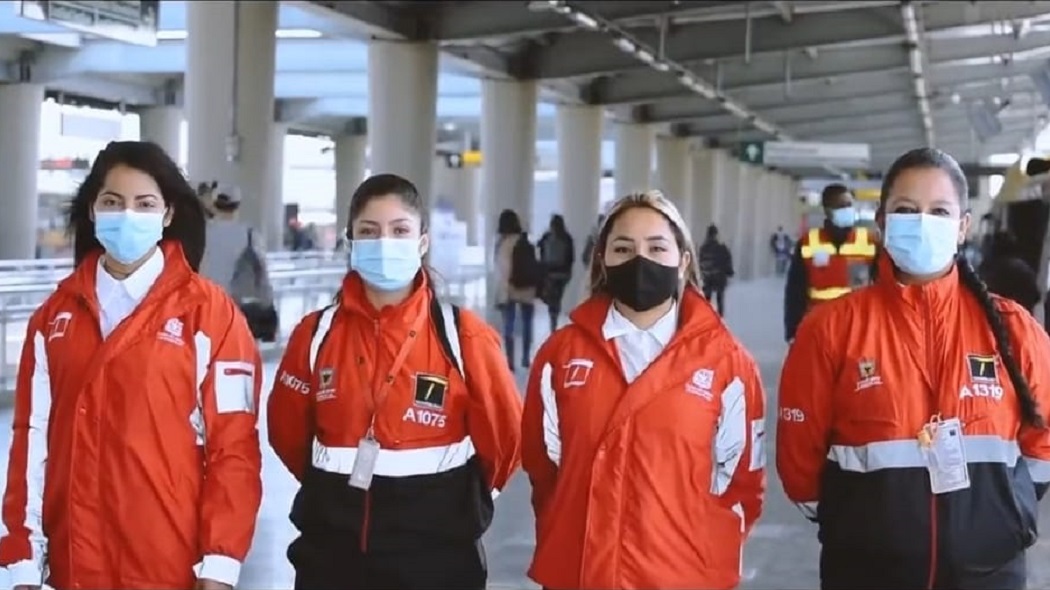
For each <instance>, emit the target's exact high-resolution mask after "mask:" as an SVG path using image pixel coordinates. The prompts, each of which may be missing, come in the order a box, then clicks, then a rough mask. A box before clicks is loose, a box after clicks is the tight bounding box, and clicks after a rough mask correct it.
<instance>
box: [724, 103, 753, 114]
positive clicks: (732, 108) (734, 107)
mask: <svg viewBox="0 0 1050 590" xmlns="http://www.w3.org/2000/svg"><path fill="white" fill-rule="evenodd" d="M723 106H724V107H725V109H726V110H727V111H729V113H730V114H732V115H734V116H737V117H740V118H744V117H750V116H751V113H748V112H747V111H745V110H744V109H743V108H741V107H740V106H739V105H738V104H736V103H735V102H728V101H727V102H726V103H725V104H724V105H723Z"/></svg>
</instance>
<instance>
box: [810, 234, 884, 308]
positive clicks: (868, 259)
mask: <svg viewBox="0 0 1050 590" xmlns="http://www.w3.org/2000/svg"><path fill="white" fill-rule="evenodd" d="M874 259H875V243H874V242H873V241H872V240H871V234H870V232H869V231H868V229H867V228H864V227H858V228H854V229H853V230H851V231H850V233H849V236H848V237H847V238H846V241H845V242H843V243H842V245H841V246H839V247H838V248H836V247H835V244H834V243H833V242H832V241H831V240H830V239H829V236H828V233H827V232H826V231H825V230H824V229H822V228H814V229H811V230H809V233H808V234H806V237H805V238H803V240H802V260H803V261H805V263H806V274H807V276H808V278H809V281H808V282H809V300H810V303H816V302H819V301H829V300H831V299H835V298H837V297H841V296H843V295H845V294H846V293H849V292H850V291H852V290H853V289H854V288H855V287H858V286H861V285H860V284H858V279H857V277H855V276H853V274H854V273H852V271H851V268H855V267H857V266H858V265H862V266H864V267H865V268H864V269H862V270H863V271H864V273H863V276H864V277H867V276H868V274H867V268H866V267H867V266H870V265H871V263H872V262H873V260H874ZM863 282H864V283H866V282H867V279H863Z"/></svg>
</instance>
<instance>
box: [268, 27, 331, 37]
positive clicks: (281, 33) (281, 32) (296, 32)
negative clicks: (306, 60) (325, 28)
mask: <svg viewBox="0 0 1050 590" xmlns="http://www.w3.org/2000/svg"><path fill="white" fill-rule="evenodd" d="M275 34H276V36H277V38H278V39H320V38H321V37H323V36H324V34H323V33H321V31H317V30H314V29H277V32H276V33H275Z"/></svg>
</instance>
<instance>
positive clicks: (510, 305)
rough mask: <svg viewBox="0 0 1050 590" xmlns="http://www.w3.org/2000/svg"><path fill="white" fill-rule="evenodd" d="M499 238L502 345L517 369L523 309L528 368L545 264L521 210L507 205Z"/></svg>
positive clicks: (524, 355) (498, 294)
mask: <svg viewBox="0 0 1050 590" xmlns="http://www.w3.org/2000/svg"><path fill="white" fill-rule="evenodd" d="M497 234H498V238H497V239H496V270H497V273H498V281H497V284H496V306H497V307H498V308H499V309H500V311H501V312H502V314H503V346H504V349H505V350H506V353H507V364H508V365H510V368H511V370H514V351H515V345H514V328H515V324H516V323H517V320H518V309H519V308H520V309H521V366H522V367H525V368H528V366H529V362H530V360H531V352H532V332H533V316H534V315H535V311H536V305H535V302H536V296H537V294H538V292H539V289H540V287H542V286H543V265H542V264H541V263H540V261H539V258H538V257H537V256H536V247H535V246H533V244H532V242H530V241H529V236H528V234H526V233H525V230H524V228H523V227H522V225H521V219H520V218H519V217H518V214H517V213H515V212H514V211H511V210H510V209H504V210H503V212H502V213H500V215H499V223H498V224H497Z"/></svg>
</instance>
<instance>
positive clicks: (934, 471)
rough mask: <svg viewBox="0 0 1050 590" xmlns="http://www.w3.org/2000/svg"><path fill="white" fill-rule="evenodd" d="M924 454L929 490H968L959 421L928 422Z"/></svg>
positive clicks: (968, 477) (953, 419) (940, 491)
mask: <svg viewBox="0 0 1050 590" xmlns="http://www.w3.org/2000/svg"><path fill="white" fill-rule="evenodd" d="M928 428H932V432H930V433H929V438H928V439H927V440H928V441H929V444H928V445H924V448H925V451H926V453H925V454H926V469H927V471H929V472H930V489H931V490H932V491H933V493H934V494H947V493H948V492H955V491H958V490H965V489H967V488H969V487H970V470H969V469H967V464H966V449H965V448H964V447H963V429H962V424H961V423H960V422H959V419H958V418H952V419H950V420H944V421H941V422H937V423H931V424H930V425H929V426H928Z"/></svg>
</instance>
